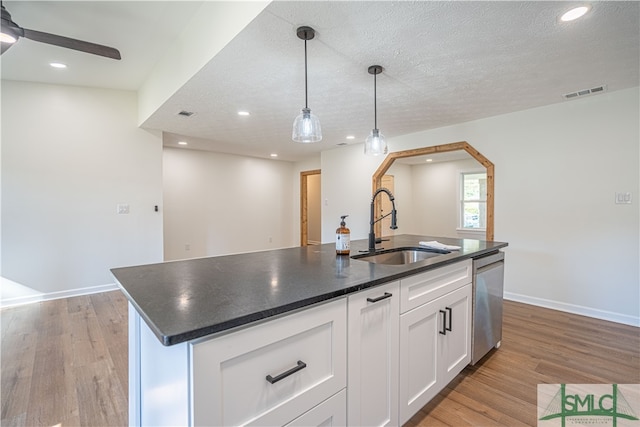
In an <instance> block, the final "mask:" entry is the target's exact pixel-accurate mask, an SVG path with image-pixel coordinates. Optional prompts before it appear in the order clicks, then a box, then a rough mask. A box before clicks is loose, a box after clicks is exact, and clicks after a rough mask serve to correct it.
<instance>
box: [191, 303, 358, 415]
mask: <svg viewBox="0 0 640 427" xmlns="http://www.w3.org/2000/svg"><path fill="white" fill-rule="evenodd" d="M298 361H300V362H302V363H304V364H306V367H304V368H301V369H299V370H297V371H296V372H294V373H292V374H291V375H289V376H286V377H285V378H283V379H281V380H279V381H277V382H274V383H270V382H269V381H268V380H267V378H266V377H267V376H268V375H270V376H271V377H272V379H273V378H276V377H277V376H278V375H280V374H282V373H285V372H287V371H289V370H291V369H292V368H295V367H297V366H298ZM192 379H193V405H194V406H193V410H194V419H193V423H194V424H195V425H227V426H239V425H245V424H255V425H283V424H285V423H287V422H289V421H291V420H293V419H294V418H296V417H297V416H298V415H300V414H302V413H303V412H304V411H306V410H308V409H310V408H312V407H314V406H316V405H317V404H319V403H320V402H322V401H323V400H325V399H327V398H328V397H330V396H331V395H333V394H335V393H336V392H338V391H339V390H341V389H342V388H344V387H345V386H346V299H341V300H338V301H335V302H331V303H328V304H323V305H321V306H318V307H313V308H310V309H308V310H304V311H301V312H298V313H294V314H292V315H289V316H285V317H281V318H278V319H275V320H272V321H269V322H266V323H263V324H260V325H257V326H254V327H250V328H247V329H243V330H240V331H238V332H234V333H231V334H228V335H224V336H221V337H218V338H212V339H211V340H208V341H205V342H200V343H197V344H194V345H193V346H192Z"/></svg>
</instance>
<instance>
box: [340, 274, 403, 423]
mask: <svg viewBox="0 0 640 427" xmlns="http://www.w3.org/2000/svg"><path fill="white" fill-rule="evenodd" d="M399 308H400V283H399V282H397V281H396V282H391V283H388V284H385V285H382V286H377V287H375V288H371V289H367V290H364V291H361V292H358V293H356V294H352V295H350V296H349V299H348V317H349V343H348V367H349V369H348V381H347V383H348V387H347V396H348V399H347V400H348V411H347V413H348V415H347V424H348V425H351V426H386V425H397V422H398V325H399V316H400V312H399Z"/></svg>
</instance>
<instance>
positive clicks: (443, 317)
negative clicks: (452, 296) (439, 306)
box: [438, 310, 447, 335]
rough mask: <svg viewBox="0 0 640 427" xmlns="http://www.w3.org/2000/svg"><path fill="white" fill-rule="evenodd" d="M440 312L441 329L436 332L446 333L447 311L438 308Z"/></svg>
mask: <svg viewBox="0 0 640 427" xmlns="http://www.w3.org/2000/svg"><path fill="white" fill-rule="evenodd" d="M440 314H442V330H441V331H438V332H439V333H440V335H447V312H446V311H444V310H440Z"/></svg>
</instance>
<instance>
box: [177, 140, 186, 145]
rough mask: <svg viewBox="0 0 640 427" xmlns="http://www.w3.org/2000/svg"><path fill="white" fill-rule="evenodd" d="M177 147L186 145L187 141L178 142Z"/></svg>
mask: <svg viewBox="0 0 640 427" xmlns="http://www.w3.org/2000/svg"><path fill="white" fill-rule="evenodd" d="M178 145H188V144H187V141H178Z"/></svg>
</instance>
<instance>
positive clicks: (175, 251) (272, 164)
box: [163, 147, 299, 260]
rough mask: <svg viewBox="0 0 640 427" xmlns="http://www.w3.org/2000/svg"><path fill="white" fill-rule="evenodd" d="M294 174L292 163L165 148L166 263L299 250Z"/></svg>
mask: <svg viewBox="0 0 640 427" xmlns="http://www.w3.org/2000/svg"><path fill="white" fill-rule="evenodd" d="M292 174H293V163H290V162H282V161H277V160H265V159H257V158H251V157H242V156H236V155H231V154H219V153H211V152H205V151H198V150H189V149H180V148H167V147H165V149H164V154H163V188H164V256H165V260H175V259H184V258H196V257H204V256H213V255H221V254H230V253H239V252H250V251H257V250H266V249H274V248H281V247H290V246H294V245H297V244H299V242H297V241H295V238H294V236H298V238H299V235H298V234H295V235H294V234H293V228H292V227H291V223H292V222H293V218H292V212H293V211H292V209H291V206H292V205H293V198H294V195H293V194H292V192H291V176H292ZM297 197H299V193H298V195H297ZM298 230H299V229H298ZM298 232H299V231H298ZM187 247H188V249H187Z"/></svg>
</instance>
